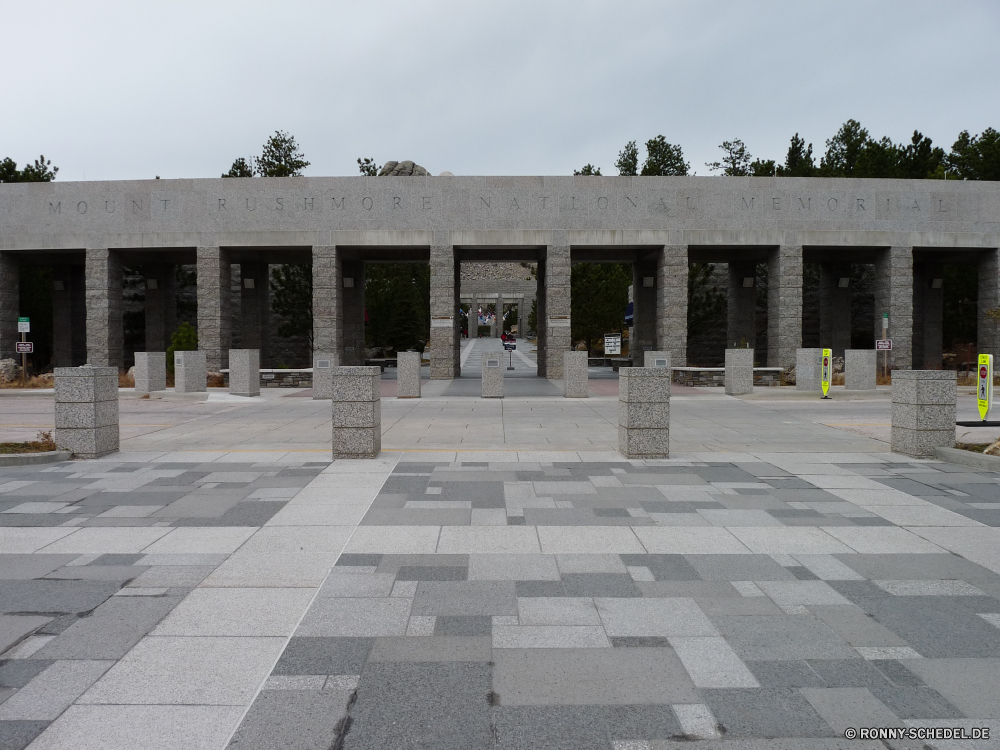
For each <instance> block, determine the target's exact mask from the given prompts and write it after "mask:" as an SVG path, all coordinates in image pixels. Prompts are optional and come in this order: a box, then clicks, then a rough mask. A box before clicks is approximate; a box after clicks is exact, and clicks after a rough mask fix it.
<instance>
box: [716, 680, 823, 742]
mask: <svg viewBox="0 0 1000 750" xmlns="http://www.w3.org/2000/svg"><path fill="white" fill-rule="evenodd" d="M701 694H702V697H703V698H704V699H705V703H707V704H708V707H709V708H710V709H711V710H712V714H713V715H714V716H715V720H716V721H717V722H718V723H719V725H720V727H722V728H723V729H724V732H725V736H726V738H727V739H736V738H739V737H753V738H762V737H833V736H834V731H833V730H832V729H831V728H830V726H829V725H828V724H827V723H826V722H825V721H823V719H822V718H821V717H820V715H819V714H818V713H816V711H815V709H813V707H812V705H810V703H809V701H807V700H806V699H805V698H804V697H803V695H802V693H800V692H799V691H798V690H797V689H795V688H756V689H737V688H727V689H719V688H710V689H703V690H702V691H701Z"/></svg>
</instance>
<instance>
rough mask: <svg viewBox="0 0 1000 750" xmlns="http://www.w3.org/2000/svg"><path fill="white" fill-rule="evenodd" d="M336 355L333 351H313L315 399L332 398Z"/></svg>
mask: <svg viewBox="0 0 1000 750" xmlns="http://www.w3.org/2000/svg"><path fill="white" fill-rule="evenodd" d="M336 356H337V355H336V354H334V353H333V352H313V400H319V399H324V400H325V399H329V398H331V396H332V393H333V391H332V389H333V368H334V367H335V365H334V362H335V361H336Z"/></svg>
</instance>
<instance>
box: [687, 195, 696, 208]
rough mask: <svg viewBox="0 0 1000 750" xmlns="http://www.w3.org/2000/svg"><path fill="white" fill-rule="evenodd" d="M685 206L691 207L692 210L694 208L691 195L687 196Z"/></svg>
mask: <svg viewBox="0 0 1000 750" xmlns="http://www.w3.org/2000/svg"><path fill="white" fill-rule="evenodd" d="M687 207H688V208H690V209H692V210H693V209H694V205H693V204H692V203H691V196H690V195H689V196H687Z"/></svg>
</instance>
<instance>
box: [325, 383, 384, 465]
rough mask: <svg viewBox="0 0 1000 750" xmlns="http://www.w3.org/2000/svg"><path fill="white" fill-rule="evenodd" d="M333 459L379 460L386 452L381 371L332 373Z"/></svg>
mask: <svg viewBox="0 0 1000 750" xmlns="http://www.w3.org/2000/svg"><path fill="white" fill-rule="evenodd" d="M331 374H332V377H331V379H330V396H331V398H332V399H333V457H334V459H337V458H378V455H379V454H380V453H381V452H382V402H381V390H380V386H379V381H380V380H381V375H382V368H380V367H337V368H334V369H333V370H332V373H331Z"/></svg>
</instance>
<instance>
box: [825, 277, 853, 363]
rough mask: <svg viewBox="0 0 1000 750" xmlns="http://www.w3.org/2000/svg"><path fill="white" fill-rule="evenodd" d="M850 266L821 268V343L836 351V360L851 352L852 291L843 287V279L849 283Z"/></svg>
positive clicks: (834, 353)
mask: <svg viewBox="0 0 1000 750" xmlns="http://www.w3.org/2000/svg"><path fill="white" fill-rule="evenodd" d="M850 278H851V264H850V263H821V264H820V267H819V342H820V344H822V345H823V347H824V348H826V349H831V350H833V356H834V357H843V356H844V350H845V349H850V348H851V289H850V287H849V286H844V287H842V286H840V280H841V279H848V283H850V281H849V280H850Z"/></svg>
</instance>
